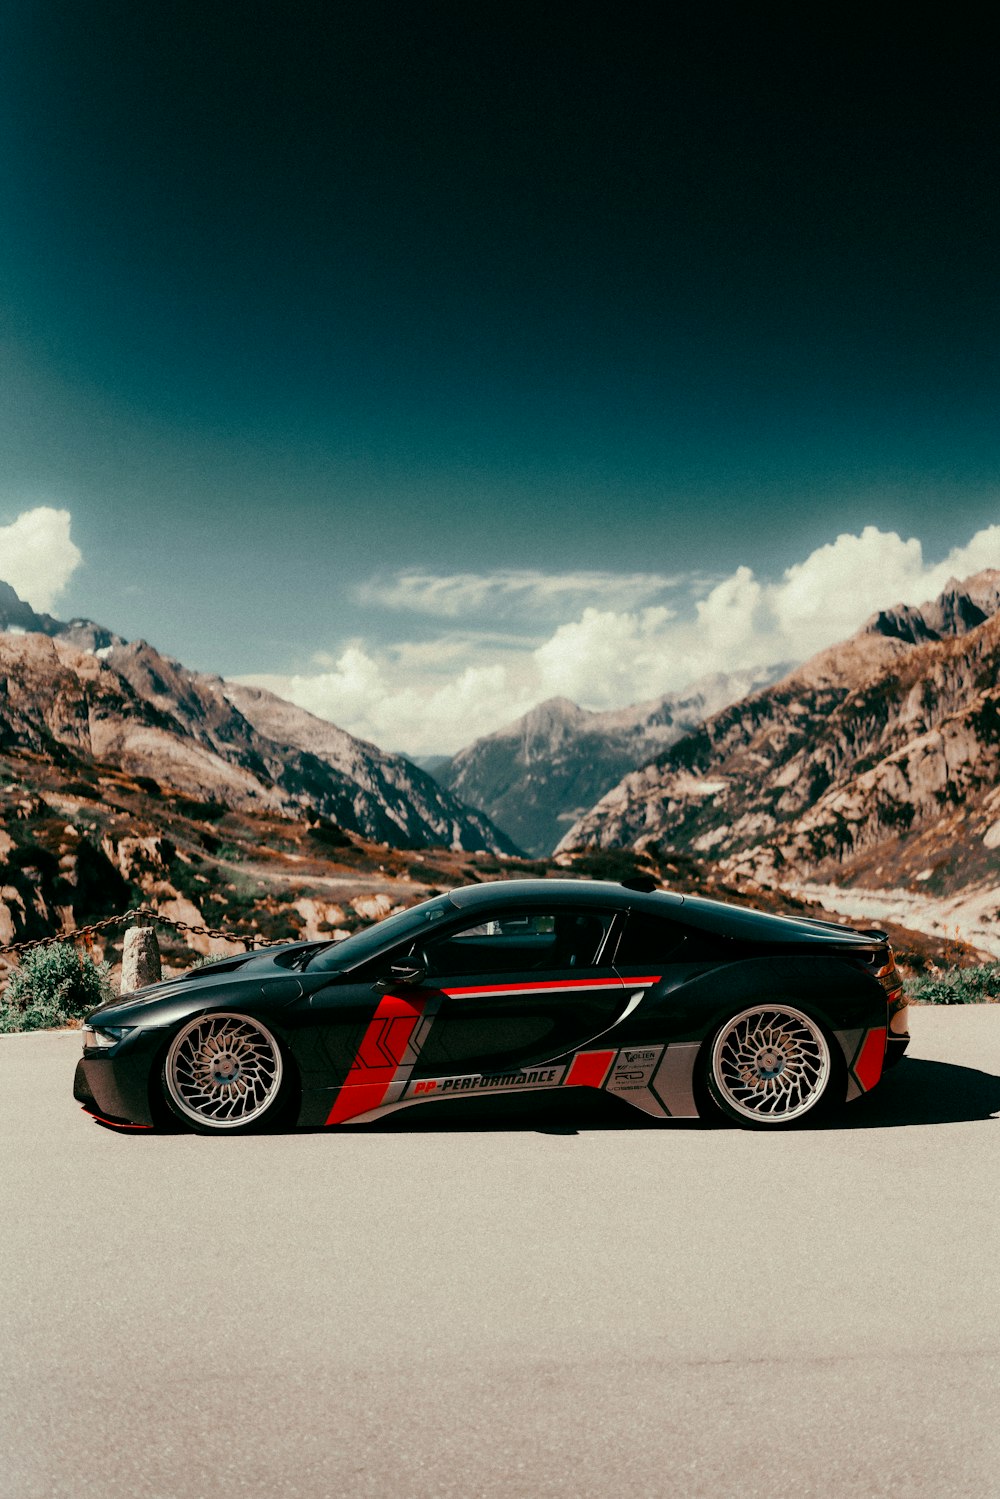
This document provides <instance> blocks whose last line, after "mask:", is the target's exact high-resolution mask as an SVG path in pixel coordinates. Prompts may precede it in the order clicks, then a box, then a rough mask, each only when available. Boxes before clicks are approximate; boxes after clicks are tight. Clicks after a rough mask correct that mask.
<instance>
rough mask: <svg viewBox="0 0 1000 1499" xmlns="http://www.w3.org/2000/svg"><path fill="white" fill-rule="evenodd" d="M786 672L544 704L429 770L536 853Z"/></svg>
mask: <svg viewBox="0 0 1000 1499" xmlns="http://www.w3.org/2000/svg"><path fill="white" fill-rule="evenodd" d="M786 670H787V666H781V667H775V668H770V669H762V670H758V671H742V672H732V673H722V672H718V673H716V674H714V675H713V676H709V677H704V678H702V679H701V680H700V681H698V682H694V683H692V685H691V686H690V687H687V688H685V689H684V690H683V691H682V692H672V693H667V694H666V695H665V696H663V697H659V698H655V699H653V700H652V701H650V702H646V703H638V704H633V705H632V706H631V707H628V708H616V709H612V710H611V711H609V712H604V713H597V712H591V711H589V710H588V709H586V708H579V707H577V705H576V704H575V703H572V702H570V701H569V699H568V698H564V697H556V698H550V699H549V700H548V701H547V702H544V703H539V704H538V706H537V707H535V708H532V709H531V711H530V712H529V713H526V714H525V715H524V717H523V718H519V719H518V720H517V721H516V722H515V723H512V724H508V725H507V727H506V728H503V729H499V730H497V732H496V733H493V734H487V735H485V736H484V737H483V738H482V739H477V740H475V742H474V743H472V744H470V745H468V746H467V747H466V748H465V749H463V750H460V751H459V752H458V754H457V755H455V756H453V758H452V759H451V760H445V761H443V762H438V763H436V764H435V765H434V766H433V767H431V766H428V768H429V769H433V773H434V775H435V776H436V777H437V779H438V780H439V781H440V782H441V783H442V785H444V786H447V787H448V788H449V789H450V790H451V791H453V792H454V793H455V795H456V796H459V797H461V799H462V800H463V801H464V802H468V803H469V805H470V806H473V807H479V808H480V809H481V810H482V811H484V812H486V813H487V814H488V815H489V817H490V818H491V820H492V821H493V822H495V823H496V824H497V826H498V827H501V828H503V829H504V831H505V832H507V833H509V835H510V836H511V838H513V839H514V841H515V842H516V843H517V844H518V845H519V846H520V847H521V848H523V849H526V850H527V851H528V852H529V853H532V854H534V855H536V856H541V855H544V854H547V853H549V852H551V850H552V849H553V848H554V847H555V846H556V844H557V843H558V842H559V840H560V839H561V838H562V837H563V835H564V834H565V832H566V830H567V827H568V826H569V825H570V824H571V823H573V822H574V821H575V820H576V819H577V818H578V817H580V816H581V815H582V814H583V813H584V812H585V811H586V809H587V808H589V807H591V806H593V804H594V802H595V801H597V800H598V798H599V797H601V796H603V795H604V793H605V792H606V791H608V790H609V789H610V788H611V787H612V786H614V785H615V783H616V782H617V781H618V780H620V779H621V777H622V776H623V775H625V774H626V773H627V772H628V771H630V770H634V769H635V768H636V767H637V766H639V765H642V764H644V763H645V762H646V761H647V760H650V759H652V757H653V756H654V755H657V754H659V753H660V752H661V751H662V750H664V749H665V748H666V747H667V746H668V745H670V744H673V743H675V741H677V740H678V739H680V738H682V737H683V736H684V735H685V734H687V733H689V732H690V731H691V729H693V728H694V727H695V726H696V725H698V724H700V723H701V722H702V720H703V719H705V718H706V717H708V716H709V715H710V714H712V713H715V712H717V711H718V710H719V709H720V708H723V707H725V706H726V705H727V704H729V703H732V702H734V701H735V700H736V699H737V698H741V697H744V696H746V694H747V693H748V692H751V691H753V690H754V689H755V688H758V687H761V686H763V685H766V684H767V683H770V682H773V681H775V680H776V679H777V678H778V677H780V676H782V675H783V673H784V672H785V671H786Z"/></svg>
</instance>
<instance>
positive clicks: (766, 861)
mask: <svg viewBox="0 0 1000 1499" xmlns="http://www.w3.org/2000/svg"><path fill="white" fill-rule="evenodd" d="M998 608H1000V572H996V571H988V572H983V573H979V574H977V575H976V576H975V577H973V578H970V579H968V580H966V581H965V582H964V583H959V582H956V581H955V580H952V581H951V582H949V584H948V586H947V587H946V589H945V591H944V593H943V594H942V595H941V596H940V597H939V598H938V599H936V600H934V601H932V602H931V603H929V604H927V605H924V606H922V607H921V608H920V609H912V608H905V607H902V606H901V607H899V608H896V609H891V610H886V611H884V612H882V613H880V614H878V615H876V616H874V617H873V618H872V619H871V620H870V621H869V622H868V624H867V625H866V626H865V627H864V628H863V629H862V630H861V631H859V632H858V634H856V635H854V636H852V637H851V638H850V639H849V640H847V641H845V642H843V643H842V644H840V645H837V646H834V647H832V648H831V649H830V650H826V651H822V652H820V654H819V655H817V656H814V657H813V658H812V659H811V660H810V661H807V662H806V663H805V664H804V665H803V666H801V667H799V668H797V669H796V670H795V671H793V672H791V673H790V674H789V675H787V676H785V677H784V678H783V679H782V680H781V681H779V682H777V683H776V684H774V685H773V686H771V687H768V688H766V689H764V690H763V691H758V692H755V693H752V694H751V695H750V696H749V697H747V698H745V699H743V700H742V701H741V702H738V703H735V704H733V705H732V706H731V707H729V708H726V709H724V710H723V711H722V712H720V713H716V714H714V715H713V716H712V717H710V718H708V719H707V720H706V721H705V723H704V724H702V725H701V727H700V728H698V729H697V730H695V731H694V732H693V733H691V734H689V735H688V736H687V737H686V738H684V739H683V740H681V741H679V742H678V743H677V744H676V745H674V746H672V747H671V748H670V749H668V750H667V751H666V752H665V753H664V754H661V755H660V756H658V757H657V758H656V760H655V761H653V762H652V763H651V764H649V765H647V766H645V767H644V768H643V769H641V770H639V771H635V772H633V773H632V774H631V775H628V776H626V777H625V778H624V779H623V780H622V781H621V782H619V784H618V785H617V786H615V787H614V788H613V789H612V790H611V791H609V792H608V793H607V795H606V796H604V797H603V798H602V799H601V800H600V801H599V802H598V803H597V804H596V806H594V807H593V808H592V810H591V811H590V812H588V813H587V815H586V816H585V817H583V818H581V819H580V821H579V822H577V823H576V825H575V826H574V827H573V828H572V829H570V831H569V832H568V833H567V835H566V837H565V838H564V840H563V843H562V845H561V846H562V848H563V849H572V848H580V847H586V846H591V845H596V846H598V847H604V848H609V847H615V846H619V845H623V846H632V847H636V848H643V847H651V846H654V845H659V846H661V847H662V846H670V847H673V848H677V849H687V850H694V851H696V852H699V853H703V854H711V856H712V857H713V858H714V859H716V860H717V861H720V862H721V866H722V868H723V869H725V870H726V871H728V872H729V873H730V874H731V875H732V876H734V877H739V878H753V879H757V880H761V881H763V882H765V883H770V882H777V883H780V884H783V885H788V884H795V883H796V882H798V881H802V880H807V879H820V880H823V879H826V880H829V881H832V882H836V883H841V884H843V883H844V882H846V881H847V880H848V879H850V880H851V881H852V882H862V883H863V882H866V881H867V882H868V883H870V884H872V885H890V884H892V885H895V884H905V883H906V882H907V881H916V882H923V886H924V888H926V889H927V890H929V891H930V890H939V891H946V890H957V889H962V888H967V887H968V886H969V885H971V884H974V883H976V882H982V883H985V884H990V883H992V884H997V883H1000V852H998V851H1000V784H998V782H1000V682H998V669H1000V613H998V612H997V610H998Z"/></svg>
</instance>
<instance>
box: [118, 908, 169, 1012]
mask: <svg viewBox="0 0 1000 1499" xmlns="http://www.w3.org/2000/svg"><path fill="white" fill-rule="evenodd" d="M148 920H149V917H148V916H140V917H139V918H138V923H139V924H138V925H137V926H130V927H129V929H128V931H127V932H126V933H125V946H124V948H123V949H122V982H121V992H122V994H133V993H134V992H135V990H136V989H144V988H145V986H146V985H147V984H158V983H159V982H160V979H161V978H162V977H163V973H162V969H161V968H160V944H159V942H158V941H157V940H156V928H155V926H147V925H146V923H147V921H148Z"/></svg>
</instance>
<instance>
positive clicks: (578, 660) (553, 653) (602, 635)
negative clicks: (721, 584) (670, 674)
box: [534, 605, 674, 708]
mask: <svg viewBox="0 0 1000 1499" xmlns="http://www.w3.org/2000/svg"><path fill="white" fill-rule="evenodd" d="M673 617H674V611H673V610H672V609H668V608H666V607H665V606H663V605H660V606H659V607H657V608H650V609H641V610H638V611H630V610H625V611H623V612H615V611H614V610H610V609H605V610H601V609H593V608H588V609H584V611H583V614H582V615H581V617H580V618H579V619H578V620H574V621H571V622H570V623H569V624H565V625H560V626H559V628H558V629H557V630H556V632H555V634H554V635H553V636H552V638H551V639H550V640H547V641H546V642H545V644H544V645H542V646H540V647H539V648H538V650H536V651H535V653H534V663H535V667H536V674H537V680H538V686H539V689H540V692H539V695H540V696H541V697H543V698H544V697H568V698H572V699H573V701H574V702H578V703H584V704H586V705H587V706H588V707H592V708H610V707H620V706H621V705H622V704H623V703H624V702H629V701H633V700H635V699H636V698H640V697H643V696H646V697H649V696H651V695H652V694H650V693H648V692H646V691H645V688H646V686H647V684H648V683H649V681H650V680H651V679H653V680H656V681H661V680H662V678H663V670H664V647H665V645H666V643H667V641H668V640H669V628H668V627H669V622H670V621H671V620H672V619H673Z"/></svg>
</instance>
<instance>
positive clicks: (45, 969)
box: [0, 942, 112, 1033]
mask: <svg viewBox="0 0 1000 1499" xmlns="http://www.w3.org/2000/svg"><path fill="white" fill-rule="evenodd" d="M111 998H112V992H111V970H110V968H109V967H108V965H107V963H95V962H94V960H93V958H90V957H88V956H87V955H86V954H85V953H79V952H77V951H76V949H75V948H73V947H71V946H70V945H69V944H68V943H66V942H53V943H52V945H51V946H49V947H36V948H35V949H34V951H32V952H29V953H26V954H25V956H24V957H23V958H22V960H21V966H20V968H18V970H17V972H16V973H15V974H14V975H13V977H12V978H11V980H10V983H9V984H8V985H7V988H6V991H5V993H4V995H3V997H2V999H0V1033H9V1032H11V1031H39V1030H44V1029H46V1028H47V1027H49V1026H61V1025H66V1024H67V1022H68V1021H70V1020H80V1019H82V1018H83V1016H84V1015H89V1013H90V1011H91V1010H96V1009H97V1006H98V1005H102V1004H104V1003H105V1002H106V1001H107V1000H109V999H111Z"/></svg>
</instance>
